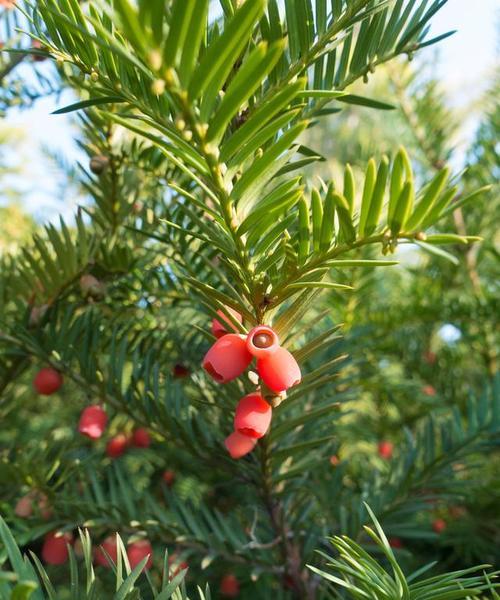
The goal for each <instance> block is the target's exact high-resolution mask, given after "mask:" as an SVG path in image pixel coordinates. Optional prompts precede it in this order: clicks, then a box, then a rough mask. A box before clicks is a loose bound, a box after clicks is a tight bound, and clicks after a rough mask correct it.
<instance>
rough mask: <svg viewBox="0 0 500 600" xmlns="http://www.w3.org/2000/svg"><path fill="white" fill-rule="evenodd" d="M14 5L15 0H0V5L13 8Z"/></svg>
mask: <svg viewBox="0 0 500 600" xmlns="http://www.w3.org/2000/svg"><path fill="white" fill-rule="evenodd" d="M15 5H16V0H0V6H3V7H4V8H14V6H15Z"/></svg>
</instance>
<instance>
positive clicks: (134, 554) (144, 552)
mask: <svg viewBox="0 0 500 600" xmlns="http://www.w3.org/2000/svg"><path fill="white" fill-rule="evenodd" d="M148 555H149V558H148V561H147V563H146V566H145V567H144V568H145V569H146V570H147V569H150V568H151V565H152V564H153V548H152V547H151V544H150V543H149V542H148V540H139V541H137V542H133V543H132V544H129V546H128V548H127V556H128V562H129V563H130V567H131V568H132V569H134V568H135V567H136V566H137V565H138V564H139V563H140V562H141V561H142V560H143V559H144V558H146V556H148Z"/></svg>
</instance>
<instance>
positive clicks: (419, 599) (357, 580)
mask: <svg viewBox="0 0 500 600" xmlns="http://www.w3.org/2000/svg"><path fill="white" fill-rule="evenodd" d="M367 510H368V512H369V514H370V517H371V519H372V521H373V523H374V525H375V531H374V530H373V529H372V528H371V527H368V526H365V527H364V529H365V531H366V533H367V534H368V535H369V536H370V538H371V539H372V540H373V542H375V544H376V545H377V546H378V549H379V550H380V551H381V552H382V554H383V556H384V557H385V559H386V560H387V562H388V565H389V566H390V570H391V571H392V576H391V575H390V574H389V573H388V572H387V571H386V570H385V569H384V568H383V567H382V566H381V565H380V563H379V562H378V561H377V560H375V559H374V558H373V557H372V556H370V554H368V553H367V552H366V551H365V550H364V549H363V548H362V547H361V546H360V545H359V544H357V543H356V542H355V541H353V540H350V539H349V538H348V537H346V536H342V537H339V536H336V537H334V538H332V539H331V540H330V541H331V544H332V546H333V547H334V548H335V549H336V550H337V552H338V553H339V557H338V558H332V557H330V556H328V555H326V554H324V553H322V555H323V557H324V558H325V559H326V560H327V561H328V563H327V564H328V566H329V567H330V568H331V570H333V571H334V572H335V573H339V575H340V576H338V575H334V574H332V573H330V572H327V571H322V570H320V569H317V568H315V567H309V568H310V569H311V570H312V571H313V572H315V573H317V574H318V575H320V576H321V577H323V578H324V579H326V580H327V581H331V582H333V583H335V584H337V585H340V586H341V587H343V588H345V589H346V590H347V591H348V593H349V597H350V598H369V597H376V598H387V599H389V598H391V599H392V598H408V600H423V599H424V598H434V599H436V600H442V599H443V598H470V597H474V598H477V597H478V594H481V592H483V591H486V590H488V591H493V590H494V588H495V587H497V586H496V585H494V584H492V582H491V580H490V578H491V577H495V576H496V575H497V574H496V573H494V574H487V573H486V572H485V571H483V573H482V574H477V575H474V573H478V572H479V571H480V570H481V569H485V568H488V565H480V566H478V567H473V568H471V569H463V570H461V571H455V572H452V573H447V574H443V575H440V576H438V577H428V578H426V579H422V575H423V574H424V573H425V572H426V571H428V570H429V569H430V568H432V566H433V564H432V563H431V564H428V565H425V566H424V567H422V568H420V569H419V570H418V571H416V572H414V573H412V574H411V575H409V576H408V577H406V576H405V575H404V573H403V571H402V569H401V567H400V565H399V564H398V562H397V560H396V557H395V555H394V552H393V550H392V549H391V546H390V544H389V541H388V539H387V538H386V536H385V534H384V532H383V531H382V528H381V527H380V523H379V522H378V521H377V519H376V517H375V515H374V514H373V512H372V511H371V510H370V509H369V508H368V507H367ZM493 593H494V595H495V596H494V597H496V596H497V594H496V592H494V591H493Z"/></svg>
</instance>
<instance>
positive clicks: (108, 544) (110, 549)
mask: <svg viewBox="0 0 500 600" xmlns="http://www.w3.org/2000/svg"><path fill="white" fill-rule="evenodd" d="M103 549H104V550H105V551H106V552H107V553H108V554H109V557H110V558H111V560H112V561H113V562H114V563H115V565H116V561H117V556H118V549H117V546H116V535H110V536H108V537H107V538H106V539H105V540H103V541H102V543H101V545H100V546H99V547H98V548H95V550H94V560H95V562H96V564H98V565H101V567H105V568H106V569H110V568H111V565H110V564H109V561H108V559H107V558H106V555H105V554H104V552H103Z"/></svg>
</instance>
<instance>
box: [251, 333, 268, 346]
mask: <svg viewBox="0 0 500 600" xmlns="http://www.w3.org/2000/svg"><path fill="white" fill-rule="evenodd" d="M252 341H253V345H254V346H255V347H256V348H269V346H272V345H273V336H272V335H270V334H269V333H258V334H257V335H256V336H254V338H253V340H252Z"/></svg>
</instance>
